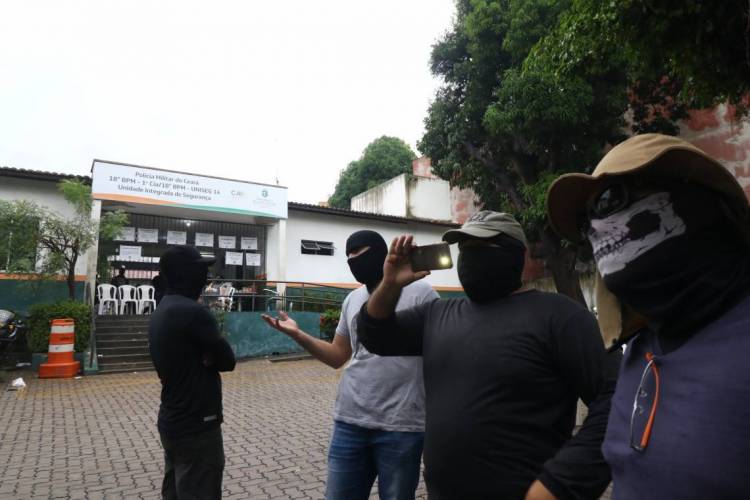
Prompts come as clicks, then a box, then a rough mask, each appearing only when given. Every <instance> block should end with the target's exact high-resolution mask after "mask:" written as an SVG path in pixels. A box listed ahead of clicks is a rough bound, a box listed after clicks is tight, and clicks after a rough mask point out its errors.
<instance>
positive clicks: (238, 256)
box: [224, 252, 242, 266]
mask: <svg viewBox="0 0 750 500" xmlns="http://www.w3.org/2000/svg"><path fill="white" fill-rule="evenodd" d="M224 263H225V264H226V265H227V266H241V265H242V252H227V253H226V255H225V261H224Z"/></svg>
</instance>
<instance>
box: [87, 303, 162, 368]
mask: <svg viewBox="0 0 750 500" xmlns="http://www.w3.org/2000/svg"><path fill="white" fill-rule="evenodd" d="M149 319H150V316H135V315H132V316H131V315H122V316H116V315H112V316H97V318H96V321H95V323H94V328H95V329H96V330H95V331H96V354H97V358H98V362H99V373H115V372H130V371H145V370H153V369H154V365H153V363H151V356H150V355H149V351H148V321H149Z"/></svg>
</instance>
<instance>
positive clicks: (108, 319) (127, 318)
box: [96, 314, 151, 323]
mask: <svg viewBox="0 0 750 500" xmlns="http://www.w3.org/2000/svg"><path fill="white" fill-rule="evenodd" d="M149 321H151V316H150V315H143V316H134V315H132V314H131V315H128V314H122V315H117V314H112V315H109V316H97V317H96V322H97V323H148V322H149Z"/></svg>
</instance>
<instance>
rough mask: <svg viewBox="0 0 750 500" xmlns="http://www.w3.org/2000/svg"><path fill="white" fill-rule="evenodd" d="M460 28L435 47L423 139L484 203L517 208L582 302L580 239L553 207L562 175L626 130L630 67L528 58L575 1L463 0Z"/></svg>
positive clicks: (560, 279) (564, 285) (447, 174)
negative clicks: (553, 189)
mask: <svg viewBox="0 0 750 500" xmlns="http://www.w3.org/2000/svg"><path fill="white" fill-rule="evenodd" d="M457 7H458V9H457V15H456V18H455V21H454V24H453V27H452V29H451V30H450V31H449V32H447V33H446V34H445V36H444V37H443V38H442V40H440V41H439V42H438V43H437V44H436V45H435V46H434V47H433V52H432V61H431V64H432V70H433V72H434V73H435V74H436V75H438V76H440V77H442V79H443V81H444V84H443V86H442V87H441V88H440V89H439V90H438V92H437V95H436V97H435V100H434V101H433V103H432V105H431V106H430V109H429V111H428V115H427V118H426V119H425V127H426V132H425V135H424V136H423V138H422V140H421V141H420V143H419V149H420V150H421V151H422V152H423V153H425V154H427V155H429V156H430V157H431V158H432V159H433V164H434V165H435V172H436V173H437V174H438V175H440V176H441V177H443V178H445V179H448V180H450V181H451V182H452V183H454V184H457V185H459V186H462V187H471V188H473V189H474V190H475V191H476V192H477V194H478V195H479V196H480V198H481V199H482V201H483V202H484V203H485V205H486V206H487V207H489V208H493V209H502V210H506V211H510V212H513V213H515V214H516V215H517V216H518V217H519V219H520V221H521V223H522V224H523V225H524V227H525V229H526V231H527V233H528V236H529V238H530V239H531V240H532V241H533V242H535V244H534V247H533V252H534V254H535V256H537V257H541V258H544V259H545V260H546V262H547V266H548V268H549V269H550V271H551V274H552V276H553V279H554V281H555V284H556V286H557V289H558V290H559V291H560V292H562V293H565V294H567V295H569V296H571V297H573V298H575V299H577V300H579V301H581V302H583V294H582V293H581V289H580V285H579V283H578V277H577V272H576V263H577V260H578V259H577V249H576V248H574V247H571V246H568V245H565V244H563V243H562V242H561V241H560V239H559V237H558V236H557V235H556V234H555V233H554V232H553V231H552V230H551V229H550V228H549V226H548V225H547V223H546V218H545V216H544V194H545V193H546V189H547V187H548V185H549V183H550V182H551V181H552V179H554V177H555V176H556V175H558V174H559V173H561V172H564V171H568V170H586V169H588V168H590V167H591V165H592V164H593V163H594V161H595V159H596V158H597V157H598V156H599V155H600V152H601V150H602V148H603V147H604V145H605V144H606V143H611V142H617V141H618V140H620V139H621V137H622V135H623V133H622V129H623V127H624V125H625V122H624V120H623V118H622V115H623V112H624V111H625V109H626V108H627V94H626V92H625V88H626V81H625V75H624V74H623V73H622V72H621V71H618V70H617V69H616V67H613V66H615V65H610V64H607V65H603V66H602V67H600V68H592V69H591V71H589V72H588V73H587V74H583V75H567V74H562V73H555V72H553V71H550V69H549V67H548V66H547V65H545V64H542V63H539V64H527V63H526V59H527V57H528V55H529V52H530V51H531V49H532V48H533V47H534V46H535V45H536V44H537V43H538V42H539V40H540V38H541V37H542V36H543V35H544V34H545V33H549V32H550V31H551V30H553V29H554V27H555V26H556V25H557V23H558V21H559V19H560V16H561V14H562V13H564V12H565V11H566V9H568V8H569V7H570V2H569V1H555V0H515V1H510V0H505V1H490V0H459V1H458V2H457Z"/></svg>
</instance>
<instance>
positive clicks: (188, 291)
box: [167, 264, 208, 300]
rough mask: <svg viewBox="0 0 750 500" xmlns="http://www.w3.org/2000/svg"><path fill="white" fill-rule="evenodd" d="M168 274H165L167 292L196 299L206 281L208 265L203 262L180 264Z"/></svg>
mask: <svg viewBox="0 0 750 500" xmlns="http://www.w3.org/2000/svg"><path fill="white" fill-rule="evenodd" d="M170 274H171V275H170V276H167V283H168V290H167V293H169V294H172V295H182V296H183V297H188V298H190V299H193V300H198V297H200V295H201V292H202V291H203V288H204V287H205V286H206V283H207V282H208V266H207V265H205V264H193V265H189V266H182V267H181V268H180V269H175V270H174V272H173V273H170Z"/></svg>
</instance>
